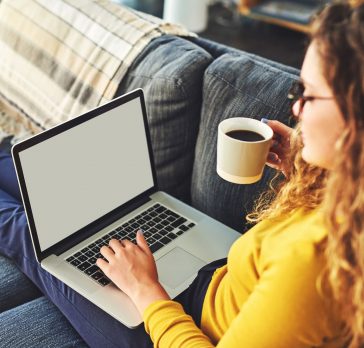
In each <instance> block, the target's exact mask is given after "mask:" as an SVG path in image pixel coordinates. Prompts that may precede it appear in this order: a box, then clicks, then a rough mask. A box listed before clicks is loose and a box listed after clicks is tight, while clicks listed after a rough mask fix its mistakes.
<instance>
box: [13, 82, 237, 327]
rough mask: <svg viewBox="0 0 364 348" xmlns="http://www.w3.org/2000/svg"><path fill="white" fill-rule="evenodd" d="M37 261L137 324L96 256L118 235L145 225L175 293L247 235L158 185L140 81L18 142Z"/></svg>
mask: <svg viewBox="0 0 364 348" xmlns="http://www.w3.org/2000/svg"><path fill="white" fill-rule="evenodd" d="M12 156H13V160H14V163H15V168H16V173H17V177H18V182H19V186H20V191H21V195H22V199H23V203H24V207H25V212H26V215H27V220H28V225H29V230H30V233H31V237H32V242H33V246H34V250H35V255H36V258H37V261H38V262H39V263H40V264H41V267H42V268H44V269H45V270H47V271H48V272H49V273H51V274H52V275H54V276H55V277H57V278H58V279H59V280H61V281H62V282H64V283H65V284H67V285H68V286H69V287H71V288H72V289H74V290H75V291H77V292H78V293H80V294H81V295H82V296H84V297H85V298H87V299H88V300H90V301H91V302H92V303H94V304H95V305H97V306H98V307H100V308H101V309H103V310H104V311H105V312H107V313H108V314H110V315H111V316H112V317H114V318H115V319H117V320H118V321H120V322H121V323H123V324H124V325H126V326H128V327H129V328H134V327H136V326H138V325H139V324H141V323H142V318H141V316H140V315H139V313H138V311H137V309H136V307H135V306H134V304H133V303H132V302H131V300H130V299H129V297H128V296H127V295H126V294H125V293H123V292H122V291H120V290H119V289H118V288H117V287H116V286H115V285H114V284H113V283H112V282H111V281H110V280H109V279H108V278H107V277H106V276H105V275H104V274H103V273H102V272H101V270H100V269H99V268H98V267H97V266H96V265H95V262H96V259H97V258H98V257H101V254H100V248H101V247H102V246H103V245H108V242H109V241H110V240H111V239H112V238H117V239H129V240H131V241H132V242H133V243H136V242H135V237H136V231H137V230H138V229H142V230H143V231H144V236H145V238H146V240H147V242H148V244H149V246H150V248H151V250H152V252H153V255H154V258H155V260H156V264H157V269H158V274H159V280H160V282H161V284H162V285H163V287H164V288H165V289H166V291H167V292H168V294H169V295H170V296H171V298H174V297H176V296H177V295H178V294H180V293H181V292H183V291H184V290H185V289H186V288H187V287H188V286H189V285H190V283H191V282H192V281H193V279H194V278H195V277H196V275H197V272H198V270H199V269H200V268H201V267H203V266H204V265H205V264H207V263H209V262H211V261H214V260H217V259H220V258H223V257H226V256H227V254H228V251H229V249H230V246H231V245H232V243H233V242H234V241H235V240H236V239H237V238H239V237H240V236H241V235H240V234H239V233H238V232H236V231H234V230H232V229H231V228H229V227H227V226H225V225H223V224H222V223H220V222H218V221H216V220H214V219H212V218H210V217H209V216H207V215H206V214H203V213H202V212H200V211H198V210H196V209H194V208H193V207H191V206H189V205H187V204H185V203H183V202H182V201H180V200H178V199H176V198H174V197H172V196H171V195H169V194H167V193H165V192H162V191H159V190H158V184H157V177H156V170H155V165H154V161H153V152H152V145H151V138H150V134H149V130H148V123H147V113H146V107H145V100H144V95H143V91H142V90H141V89H137V90H134V91H132V92H130V93H128V94H126V95H123V96H120V97H118V98H116V99H114V100H112V101H111V102H109V103H107V104H104V105H102V106H100V107H97V108H95V109H93V110H91V111H89V112H87V113H85V114H83V115H81V116H78V117H76V118H74V119H71V120H69V121H67V122H65V123H62V124H60V125H57V126H55V127H53V128H51V129H48V130H46V131H44V132H42V133H40V134H37V135H35V136H34V137H31V138H29V139H27V140H25V141H23V142H20V143H17V144H16V145H14V146H13V148H12Z"/></svg>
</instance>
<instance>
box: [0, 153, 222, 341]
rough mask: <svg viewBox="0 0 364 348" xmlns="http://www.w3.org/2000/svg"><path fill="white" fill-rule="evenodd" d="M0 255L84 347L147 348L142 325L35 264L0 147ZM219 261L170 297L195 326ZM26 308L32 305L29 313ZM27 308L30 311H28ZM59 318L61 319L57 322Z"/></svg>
mask: <svg viewBox="0 0 364 348" xmlns="http://www.w3.org/2000/svg"><path fill="white" fill-rule="evenodd" d="M0 253H1V254H2V255H5V256H7V257H8V258H10V259H12V260H13V262H14V263H15V264H16V265H17V267H18V268H19V269H20V270H21V271H22V272H23V273H25V274H26V276H27V277H28V278H29V279H30V280H31V281H32V282H33V283H34V284H35V285H36V286H37V287H38V288H39V289H40V291H41V292H42V293H43V294H44V295H45V296H46V297H47V298H48V299H50V301H51V302H52V303H53V304H54V305H55V306H56V307H57V308H58V309H59V311H60V312H61V313H62V314H63V315H64V317H65V318H67V320H68V322H69V323H70V324H71V325H72V327H73V328H74V329H75V330H76V331H77V332H78V334H79V335H80V336H81V337H82V338H83V340H84V341H85V342H86V343H87V344H88V345H89V346H91V347H105V348H106V347H138V348H143V347H152V342H151V340H150V338H149V336H148V334H147V333H146V332H145V330H144V326H143V325H140V326H138V327H137V328H136V329H133V330H131V329H129V328H127V327H126V326H124V325H122V324H121V323H120V322H118V321H117V320H115V319H113V318H112V317H111V316H109V315H108V314H107V313H105V312H104V311H102V310H100V309H99V308H98V307H97V306H95V305H94V304H92V303H91V302H89V301H88V300H87V299H85V298H84V297H82V296H81V295H79V294H78V293H76V292H75V291H73V290H72V289H71V288H69V287H68V286H66V285H65V284H64V283H62V282H61V281H59V280H58V279H57V278H55V277H53V276H52V275H51V274H49V273H48V272H46V271H44V270H43V269H42V268H41V267H40V265H39V264H38V263H37V261H36V259H35V255H34V251H33V247H32V243H31V239H30V234H29V231H28V225H27V221H26V217H25V212H24V209H23V205H22V203H21V201H20V194H19V190H18V185H17V182H16V178H15V172H14V168H13V163H12V159H11V157H10V155H8V154H7V153H4V152H1V151H0ZM225 263H226V259H223V260H219V261H215V262H213V263H211V264H209V265H207V266H205V267H203V268H202V269H201V270H200V271H199V273H198V276H197V278H196V279H195V281H194V282H193V283H192V284H191V285H190V287H189V288H188V289H187V290H186V291H184V292H183V293H182V294H181V295H179V296H178V297H177V298H176V299H175V300H176V301H178V302H180V303H181V304H182V305H183V307H184V309H185V311H186V312H187V313H188V314H190V315H191V316H192V318H193V319H194V320H195V322H196V324H197V325H199V324H200V320H201V310H202V304H203V299H204V296H205V293H206V290H207V287H208V284H209V282H210V280H211V277H212V274H213V273H214V271H215V270H216V268H218V267H220V266H222V265H224V264H225ZM23 306H25V307H23ZM23 306H21V307H20V309H19V307H15V309H14V311H16V310H17V309H18V310H23V311H24V313H28V314H27V316H25V318H26V317H28V319H29V321H30V322H32V320H33V318H34V315H36V313H33V312H36V311H37V310H39V306H44V310H45V311H46V312H47V313H48V315H47V317H46V318H47V320H50V322H53V319H54V318H55V317H57V316H59V312H58V311H56V309H55V308H54V306H53V305H51V304H50V303H49V302H46V300H45V299H43V298H40V299H37V300H35V301H33V302H28V303H27V304H25V305H23ZM32 306H34V308H35V309H34V310H33V311H32ZM30 312H32V314H29V313H30ZM4 313H5V314H6V313H10V312H8V311H7V312H4ZM42 313H43V310H42ZM10 314H11V313H10ZM14 315H16V314H14ZM50 317H51V318H50ZM1 320H2V317H1V316H0V326H3V323H1ZM25 321H26V320H25ZM43 321H44V320H42V322H43ZM59 322H60V323H61V321H59ZM29 325H30V324H29ZM42 325H45V324H44V323H43V324H42ZM61 326H62V329H60V328H58V327H57V328H56V330H57V336H55V337H62V338H63V339H64V336H63V335H62V334H61V332H58V331H59V330H61V331H62V330H63V331H64V332H68V333H69V336H67V337H69V338H70V340H71V341H72V342H73V341H74V340H75V339H76V338H77V336H75V335H74V334H73V331H72V330H71V326H69V325H68V323H67V322H65V321H63V322H62V325H61ZM40 331H42V330H40ZM43 332H44V330H43ZM40 334H41V332H40ZM9 335H13V336H14V335H18V336H19V335H20V336H21V335H23V332H21V331H19V330H17V331H16V333H14V332H9ZM19 340H20V341H19V342H22V337H19ZM60 344H64V342H63V343H62V342H60ZM57 347H58V345H57Z"/></svg>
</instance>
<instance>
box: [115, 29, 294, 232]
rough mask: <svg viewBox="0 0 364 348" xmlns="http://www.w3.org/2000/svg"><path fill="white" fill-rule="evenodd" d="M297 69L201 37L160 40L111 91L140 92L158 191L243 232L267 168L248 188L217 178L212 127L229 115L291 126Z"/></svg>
mask: <svg viewBox="0 0 364 348" xmlns="http://www.w3.org/2000/svg"><path fill="white" fill-rule="evenodd" d="M298 73H299V72H298V71H297V69H294V68H291V67H287V66H284V65H281V64H279V63H276V62H272V61H269V60H266V59H264V58H262V57H258V56H256V55H252V54H249V53H246V52H242V51H239V50H236V49H232V48H229V47H226V46H223V45H220V44H217V43H214V42H212V41H208V40H204V39H201V38H192V39H185V38H179V37H172V36H162V37H160V38H157V39H155V40H154V41H152V42H151V43H150V44H149V45H148V46H147V47H146V49H145V50H144V51H143V52H142V54H141V55H140V56H139V57H138V59H137V60H136V61H135V62H134V64H133V65H132V66H131V68H130V70H129V72H128V74H127V76H126V77H125V78H124V80H123V81H122V83H121V85H120V87H119V90H118V92H117V94H122V93H125V92H127V91H129V90H132V89H134V88H137V87H141V88H143V89H144V91H145V94H146V102H147V111H148V119H149V125H150V129H151V135H152V145H153V151H154V155H155V160H156V166H157V176H158V181H159V185H160V189H161V190H164V191H166V192H168V193H170V194H172V195H174V196H176V197H178V198H180V199H182V200H183V201H185V202H188V203H189V204H191V205H192V206H194V207H196V208H197V209H199V210H201V211H203V212H205V213H206V214H208V215H210V216H212V217H214V218H215V219H217V220H220V221H221V222H223V223H224V224H226V225H228V226H230V227H232V228H234V229H236V230H238V231H240V232H244V231H245V230H246V229H247V226H246V221H245V215H246V213H247V212H249V211H250V210H251V208H252V204H253V201H254V200H255V198H257V196H258V195H259V193H260V192H261V191H262V190H264V189H266V188H267V183H268V182H269V180H270V179H271V178H272V176H273V174H274V173H273V170H271V169H270V168H268V167H267V168H266V169H265V172H264V175H263V179H262V180H261V181H260V182H258V183H256V184H253V185H236V184H231V183H228V182H226V181H224V180H223V179H221V178H220V177H219V176H218V175H217V173H216V139H217V126H218V124H219V122H220V121H222V120H223V119H226V118H230V117H239V116H245V117H252V118H255V119H258V120H260V119H261V118H262V117H265V118H269V119H277V120H280V121H282V122H284V123H286V124H288V122H289V102H288V100H287V94H288V90H289V88H290V85H291V84H292V82H293V80H295V79H297V77H298Z"/></svg>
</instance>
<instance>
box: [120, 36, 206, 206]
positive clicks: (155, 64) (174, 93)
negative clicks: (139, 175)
mask: <svg viewBox="0 0 364 348" xmlns="http://www.w3.org/2000/svg"><path fill="white" fill-rule="evenodd" d="M211 61H212V57H211V56H210V54H208V53H207V52H206V51H205V50H203V49H202V48H199V47H198V46H196V45H195V44H193V43H191V42H189V41H187V40H185V39H182V38H180V37H175V36H168V35H165V36H162V37H159V38H157V39H154V40H153V41H152V42H151V43H150V44H149V45H148V46H147V47H146V48H145V49H144V51H143V52H142V54H141V55H140V56H139V57H138V58H137V59H136V60H135V62H134V63H133V65H132V66H131V67H130V69H129V71H128V73H127V75H126V77H125V78H124V79H123V81H122V83H121V85H120V86H119V90H118V92H117V94H118V95H119V94H123V93H126V92H128V91H130V90H132V89H135V88H139V87H140V88H143V90H144V93H145V100H146V106H147V114H148V124H149V129H150V133H151V139H152V147H153V154H154V160H155V164H156V171H157V180H158V183H159V188H160V189H161V190H163V191H166V192H168V193H170V194H172V195H173V196H175V197H178V198H179V199H181V200H183V201H185V202H189V201H190V187H191V173H192V166H193V158H194V151H195V144H196V138H197V133H198V128H199V123H200V112H201V101H202V80H203V74H204V71H205V69H206V68H207V66H208V65H209V64H210V63H211Z"/></svg>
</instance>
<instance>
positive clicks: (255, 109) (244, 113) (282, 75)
mask: <svg viewBox="0 0 364 348" xmlns="http://www.w3.org/2000/svg"><path fill="white" fill-rule="evenodd" d="M267 62H268V63H269V61H260V60H257V59H254V56H252V55H250V54H245V53H240V54H234V53H228V54H224V55H222V56H221V57H219V58H218V59H216V60H215V61H214V63H212V64H211V65H210V66H209V68H208V69H207V70H206V72H205V76H204V85H203V105H202V113H201V124H200V130H199V134H198V139H197V144H196V156H195V161H194V168H193V175H192V204H193V206H195V207H196V208H197V209H199V210H201V211H203V212H205V213H206V214H208V215H210V216H212V217H214V218H216V219H217V220H219V221H221V222H223V223H225V224H226V225H228V226H230V227H232V228H234V229H236V230H238V231H241V232H243V231H245V230H246V228H247V227H246V225H245V224H246V220H245V216H246V214H247V213H248V212H250V211H251V209H252V206H253V202H254V200H255V199H256V198H257V197H258V195H259V194H260V192H262V191H263V190H264V189H266V188H267V184H268V182H269V181H270V179H271V178H272V176H273V175H274V170H273V169H271V168H268V167H266V168H265V170H264V173H263V178H262V180H261V181H260V182H258V183H255V184H251V185H237V184H232V183H229V182H227V181H225V180H223V179H222V178H220V177H219V176H218V175H217V173H216V141H217V128H218V124H219V123H220V122H221V121H222V120H224V119H227V118H231V117H250V118H254V119H257V120H260V119H261V118H262V117H265V118H269V119H274V120H280V121H282V122H284V123H286V124H287V123H288V116H289V114H290V112H289V101H288V100H287V94H288V90H289V88H290V86H291V84H292V82H293V81H294V80H296V79H297V75H298V71H297V70H293V69H292V68H290V67H285V66H283V65H280V64H274V66H273V65H270V64H268V63H267ZM294 72H296V73H294Z"/></svg>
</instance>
